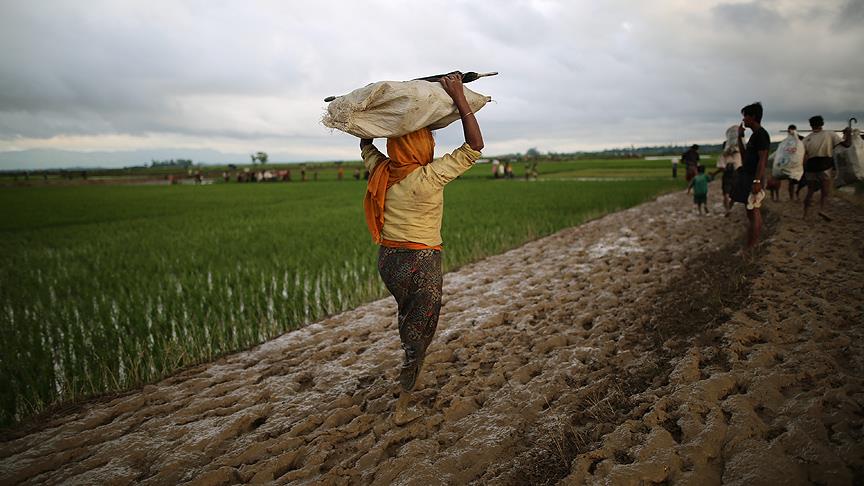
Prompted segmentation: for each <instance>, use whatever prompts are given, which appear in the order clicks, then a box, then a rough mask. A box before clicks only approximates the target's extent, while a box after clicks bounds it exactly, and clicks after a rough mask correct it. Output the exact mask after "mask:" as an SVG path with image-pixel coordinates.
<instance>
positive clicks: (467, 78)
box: [324, 71, 498, 103]
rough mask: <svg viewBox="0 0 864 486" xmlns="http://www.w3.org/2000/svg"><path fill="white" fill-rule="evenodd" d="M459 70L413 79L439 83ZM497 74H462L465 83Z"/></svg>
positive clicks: (331, 98)
mask: <svg viewBox="0 0 864 486" xmlns="http://www.w3.org/2000/svg"><path fill="white" fill-rule="evenodd" d="M458 72H460V71H451V72H449V73H447V74H433V75H432V76H426V77H423V78H414V79H412V80H411V81H429V82H430V83H437V82H438V80H440V79H441V78H443V77H444V76H447V75H450V74H454V73H458ZM496 74H498V72H496V71H493V72H491V73H477V72H474V71H468V72H467V73H464V74H462V83H463V84H464V83H470V82H471V81H476V80H478V79H480V78H485V77H486V76H495V75H496ZM336 98H338V96H328V97H326V98H324V102H325V103H330V102H331V101H333V100H335V99H336Z"/></svg>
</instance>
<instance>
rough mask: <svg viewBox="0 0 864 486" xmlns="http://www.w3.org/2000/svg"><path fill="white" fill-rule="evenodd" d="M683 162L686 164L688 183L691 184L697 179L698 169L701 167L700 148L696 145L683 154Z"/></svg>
mask: <svg viewBox="0 0 864 486" xmlns="http://www.w3.org/2000/svg"><path fill="white" fill-rule="evenodd" d="M681 161H682V162H684V166H685V167H686V168H687V171H686V172H685V174H684V175H685V177H686V178H687V182H690V181H691V180H692V179H693V178H694V177H696V167H698V166H699V146H698V145H695V144H694V145H691V146H690V148H689V149H687V151H686V152H684V153H683V154H681Z"/></svg>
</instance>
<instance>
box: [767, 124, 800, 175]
mask: <svg viewBox="0 0 864 486" xmlns="http://www.w3.org/2000/svg"><path fill="white" fill-rule="evenodd" d="M771 175H772V176H773V177H775V178H778V179H779V178H788V179H794V180H796V181H798V180H801V177H802V176H804V142H802V141H801V139H799V138H798V132H797V131H795V130H791V131H790V132H789V135H788V136H787V137H786V138H784V139H783V141H782V142H780V145H778V146H777V151H776V152H774V167H773V169H772V170H771Z"/></svg>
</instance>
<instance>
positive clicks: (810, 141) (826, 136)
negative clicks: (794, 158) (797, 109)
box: [804, 115, 842, 219]
mask: <svg viewBox="0 0 864 486" xmlns="http://www.w3.org/2000/svg"><path fill="white" fill-rule="evenodd" d="M809 122H810V128H812V129H813V131H812V132H810V134H809V135H807V136H806V137H804V182H805V183H806V184H807V195H806V196H804V219H807V213H808V212H809V210H810V206H811V205H812V204H813V193H814V192H816V191H820V190H821V191H822V194H821V196H820V198H819V209H820V210H822V211H824V210H825V202H826V201H827V200H828V196H829V195H830V192H831V185H832V180H831V171H832V170H833V169H834V147H835V146H836V145H840V143H841V142H842V141H841V140H840V137H839V136H838V135H837V134H836V133H834V132H833V131H830V130H829V131H825V130H823V129H822V127H823V126H824V125H825V120H824V119H823V118H822V117H821V116H820V115H816V116H811V117H810V120H809Z"/></svg>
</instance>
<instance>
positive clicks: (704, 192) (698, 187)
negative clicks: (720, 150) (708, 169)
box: [687, 165, 711, 214]
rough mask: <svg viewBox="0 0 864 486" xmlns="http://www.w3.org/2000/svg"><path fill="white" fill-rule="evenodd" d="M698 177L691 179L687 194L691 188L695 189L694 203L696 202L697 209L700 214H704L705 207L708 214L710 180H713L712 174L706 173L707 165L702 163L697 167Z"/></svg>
mask: <svg viewBox="0 0 864 486" xmlns="http://www.w3.org/2000/svg"><path fill="white" fill-rule="evenodd" d="M696 171H697V174H696V177H694V178H693V179H692V180H691V181H690V185H689V186H687V194H690V190H691V189H692V190H693V203H694V204H696V211H697V212H698V213H699V214H702V209H703V207H704V209H705V214H708V181H710V180H711V176H709V175H708V174H706V173H705V166H704V165H700V166H699V167H698V168H697V169H696Z"/></svg>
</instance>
